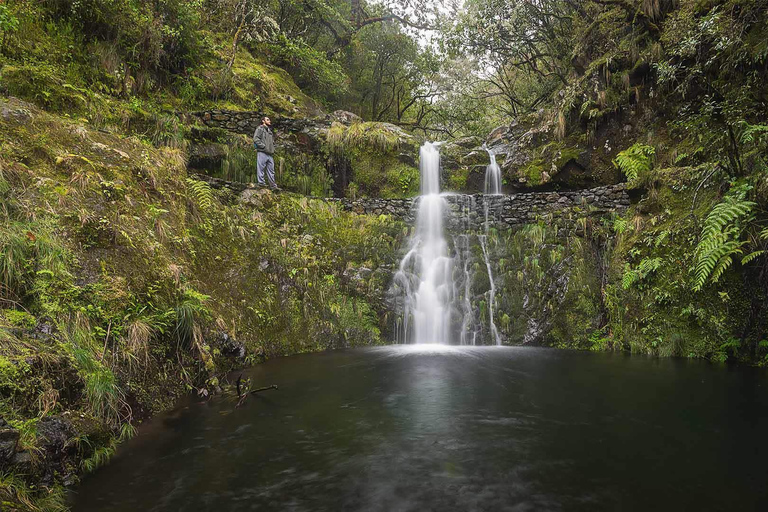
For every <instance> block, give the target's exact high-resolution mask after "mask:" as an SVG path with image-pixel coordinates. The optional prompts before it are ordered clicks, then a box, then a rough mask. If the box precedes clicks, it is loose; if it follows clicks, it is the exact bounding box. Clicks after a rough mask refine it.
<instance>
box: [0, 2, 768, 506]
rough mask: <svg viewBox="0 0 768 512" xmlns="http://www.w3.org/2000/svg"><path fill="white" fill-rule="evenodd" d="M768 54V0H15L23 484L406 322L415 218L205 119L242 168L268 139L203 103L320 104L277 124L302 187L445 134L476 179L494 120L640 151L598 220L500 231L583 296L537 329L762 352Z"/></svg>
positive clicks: (14, 476) (4, 104)
mask: <svg viewBox="0 0 768 512" xmlns="http://www.w3.org/2000/svg"><path fill="white" fill-rule="evenodd" d="M767 80H768V7H766V5H765V2H761V1H760V0H466V1H464V2H451V1H444V2H426V1H420V0H402V1H395V0H385V1H382V2H376V1H365V0H350V1H347V0H267V1H263V0H152V1H140V0H76V1H68V0H67V1H65V0H4V1H2V0H0V95H1V97H0V200H1V204H0V504H1V505H2V506H0V508H3V509H4V510H5V509H6V508H7V509H10V510H49V509H50V510H56V509H61V508H63V507H64V506H63V505H62V503H63V501H62V485H63V484H64V483H67V484H70V483H73V482H74V481H75V480H76V475H77V474H79V473H80V472H82V471H85V470H89V469H93V468H95V467H96V466H98V465H99V464H100V463H102V462H103V461H104V460H106V459H107V458H108V456H109V455H110V454H111V453H112V451H113V450H114V447H115V443H116V442H117V440H118V439H121V438H125V437H126V436H130V435H131V434H132V432H133V431H134V426H135V425H136V424H137V423H138V421H140V420H141V419H142V418H144V417H146V416H147V415H149V414H151V413H152V412H154V411H157V410H160V409H162V408H164V407H167V406H169V405H170V404H172V403H173V400H174V399H175V398H176V397H178V396H179V395H180V394H181V393H183V392H185V391H189V390H194V391H196V392H198V393H200V394H201V395H206V394H208V393H211V392H215V391H221V390H222V389H224V390H225V391H226V388H227V387H226V385H225V382H224V379H223V376H224V375H225V374H226V372H227V371H228V370H231V369H233V368H236V367H242V366H244V365H246V364H251V363H254V362H257V361H260V360H262V359H264V358H265V357H272V356H277V355H283V354H289V353H296V352H302V351H310V350H321V349H325V348H335V347H346V346H356V345H369V344H376V343H382V342H387V341H389V340H388V339H387V336H388V335H389V334H390V333H389V332H388V331H387V328H388V327H387V326H388V322H389V318H388V316H387V307H386V303H385V299H386V289H387V286H388V280H389V276H390V273H391V270H392V268H393V267H394V265H395V264H396V261H397V259H398V255H399V251H400V248H401V247H402V241H403V239H404V238H405V235H406V234H407V228H406V227H404V226H403V225H402V223H400V222H398V221H396V220H394V219H392V218H390V217H389V216H386V215H382V216H364V215H354V214H351V213H348V212H343V211H341V210H340V209H339V208H337V207H336V206H334V205H333V204H329V203H326V202H322V201H318V200H314V199H308V198H305V197H302V196H301V195H299V194H280V195H274V194H270V193H269V192H266V191H260V192H257V191H255V190H250V191H248V192H247V195H248V197H247V198H246V200H243V199H242V198H239V197H237V194H234V193H232V192H229V191H227V190H214V189H212V188H211V187H210V185H208V184H207V182H205V181H199V180H197V179H194V178H193V176H191V175H192V174H193V172H192V169H191V167H190V163H191V162H192V160H193V157H195V151H196V149H195V148H198V147H203V146H204V147H206V148H208V147H214V146H215V147H219V148H223V149H222V151H223V156H222V157H221V162H220V163H217V164H216V165H217V166H218V165H220V167H221V169H220V170H219V169H218V167H217V172H220V173H222V172H223V173H224V176H226V177H228V178H230V179H233V176H234V177H235V178H234V179H233V180H234V181H249V179H251V175H252V174H251V173H252V168H253V165H254V156H253V152H252V151H250V146H249V141H248V139H247V138H243V137H244V136H243V135H242V134H239V135H236V134H232V133H227V132H225V131H224V130H221V129H214V128H211V127H208V126H206V125H204V124H202V123H201V122H200V120H199V119H197V118H193V117H190V113H194V112H199V111H208V110H214V109H220V110H229V111H254V112H258V113H262V114H269V115H272V116H275V117H276V119H280V120H283V121H285V120H312V122H314V123H320V124H318V126H320V129H319V132H320V133H321V135H318V136H317V137H315V138H314V139H312V140H311V141H310V142H308V143H302V144H303V145H301V144H298V143H296V144H295V145H288V143H286V144H285V145H284V146H283V150H282V151H283V153H280V154H279V162H280V169H281V170H280V173H281V174H280V176H279V177H280V178H281V179H282V183H284V184H286V185H287V188H289V189H291V190H293V191H295V192H300V193H301V194H302V195H314V196H325V195H329V194H332V193H335V194H336V195H340V196H343V195H346V196H347V197H356V196H359V195H366V196H372V197H408V196H412V195H414V194H416V193H417V191H418V173H417V171H416V169H415V163H414V160H413V159H414V158H415V156H416V155H415V153H416V148H417V147H418V142H419V141H422V140H425V139H429V140H438V139H439V140H447V141H449V144H448V145H446V148H445V155H446V164H445V166H444V174H445V176H444V178H445V182H446V183H447V184H448V185H449V188H450V187H453V188H454V189H456V190H470V191H473V192H474V191H476V190H471V183H472V179H473V178H472V173H477V172H480V171H478V169H483V168H484V165H485V162H486V160H485V159H486V158H487V156H486V155H485V153H484V151H482V149H481V145H482V143H483V142H487V143H488V144H492V143H495V141H499V140H501V141H502V142H503V143H504V145H506V146H507V147H509V148H511V149H509V151H508V153H507V155H506V160H504V161H502V160H500V162H501V163H502V170H503V172H504V183H505V186H506V187H508V188H510V189H512V190H537V189H542V190H543V189H545V188H547V187H549V189H557V188H558V187H561V188H570V189H575V188H578V187H577V186H576V185H575V183H577V182H578V183H582V182H584V183H593V182H594V183H598V184H605V183H611V182H614V181H617V180H620V181H624V182H626V183H627V185H628V187H629V188H630V191H631V193H632V197H633V204H632V206H631V207H630V208H629V209H628V210H627V212H626V213H624V214H622V215H614V216H612V217H611V218H607V219H602V220H601V221H593V220H587V221H584V223H583V225H582V226H581V227H580V238H579V241H578V243H575V244H574V243H571V242H569V241H563V239H562V238H557V236H556V235H555V234H554V233H555V230H553V229H550V228H548V227H547V223H548V219H541V222H540V224H539V225H538V227H535V226H534V227H530V226H528V227H526V228H525V229H523V230H521V231H520V232H518V233H506V234H503V235H501V236H495V235H493V236H491V237H490V244H491V247H490V248H489V249H490V251H491V252H492V253H494V254H498V255H500V258H501V259H502V261H505V259H506V263H505V264H506V265H507V268H506V269H504V268H503V267H504V265H503V264H502V265H501V267H502V268H497V269H496V270H497V273H498V272H501V274H500V277H499V278H500V279H503V280H506V281H505V282H508V283H511V284H510V285H509V287H510V289H515V290H518V292H519V290H520V289H521V287H522V285H525V286H526V287H531V288H532V289H533V290H535V291H534V292H532V294H531V295H532V296H535V301H539V302H541V304H542V307H543V308H545V309H548V310H550V311H555V310H559V311H560V312H561V313H562V314H560V315H558V318H557V319H556V321H555V322H554V323H553V324H552V326H551V331H550V333H549V335H548V337H546V339H543V340H542V343H544V344H549V345H554V346H559V347H565V348H582V349H592V350H631V351H634V352H639V353H645V354H653V355H661V356H684V357H701V358H707V359H710V360H714V361H723V362H724V361H743V362H748V363H751V364H760V365H764V364H766V363H768V332H767V329H768V325H766V318H768V314H767V313H768V311H766V305H767V304H768V300H767V299H768V252H766V251H768V222H766V221H768V215H766V206H767V205H768V88H766V86H765V84H766V83H767ZM337 110H343V111H348V112H351V113H352V114H355V115H356V116H359V118H356V119H355V120H354V121H353V122H351V123H347V124H344V123H343V122H340V121H338V119H342V118H341V117H336V118H333V120H331V119H330V117H329V116H330V115H331V114H330V113H331V112H334V111H337ZM344 116H346V117H350V116H347V114H343V116H342V117H344ZM322 123H326V124H325V125H323V124H322ZM497 127H501V128H502V131H501V132H499V130H498V129H497ZM498 133H503V134H504V135H495V134H498ZM489 134H490V135H491V136H489ZM238 137H239V138H238ZM313 137H314V136H313ZM291 144H293V142H292V143H291ZM296 148H300V150H296ZM451 148H453V149H451ZM453 150H455V151H457V153H456V155H457V156H455V157H454V156H452V153H451V151H453ZM465 153H467V154H466V155H465ZM409 155H410V156H409ZM478 155H480V156H479V157H478ZM585 155H586V156H585ZM477 158H480V159H479V160H473V159H477ZM574 169H576V170H577V171H578V172H579V173H581V175H580V176H579V177H578V180H577V179H576V178H574V176H573V173H574V172H576V171H574ZM195 172H197V170H195ZM201 172H202V171H201ZM242 173H244V176H245V177H244V178H243V179H238V177H239V176H241V174H242ZM342 174H343V176H344V180H343V182H341V181H340V178H339V176H340V175H342ZM245 178H248V179H245ZM579 180H581V181H579ZM516 248H517V249H516ZM520 248H525V250H526V251H528V252H530V253H531V254H535V257H531V258H529V257H528V256H529V254H527V253H526V254H523V252H522V250H518V249H520ZM554 253H557V254H559V255H560V256H559V258H560V259H558V260H557V266H556V267H555V266H552V265H550V267H551V268H555V269H556V270H558V272H560V271H564V270H562V269H565V268H570V269H571V270H569V272H571V275H572V276H574V277H573V279H572V281H571V283H572V285H571V288H570V289H569V291H568V292H567V293H565V294H564V295H563V297H562V300H561V301H560V302H554V301H553V300H554V299H553V298H552V297H550V296H548V295H547V293H545V292H546V287H543V285H542V283H545V282H546V279H545V275H546V272H544V270H543V268H542V267H541V266H539V261H542V262H543V261H544V260H545V259H546V258H549V257H550V256H551V254H554ZM563 255H565V256H563ZM518 260H519V261H518ZM561 260H562V261H563V262H565V263H568V265H570V267H568V265H566V264H565V263H563V264H560V263H561ZM551 261H552V262H554V261H555V259H552V260H551ZM515 265H517V267H515ZM553 265H554V263H553ZM550 270H551V269H550ZM518 275H520V276H522V277H520V278H518V277H517V276H518ZM516 279H517V281H516ZM518 292H515V293H518ZM526 297H527V296H526ZM521 300H522V299H521V297H517V296H514V297H511V296H510V297H507V298H506V299H505V298H504V297H502V298H501V299H500V303H502V304H505V303H508V304H516V303H517V302H520V301H521ZM506 313H507V312H504V311H501V312H500V313H499V318H498V319H497V324H498V325H500V326H501V329H502V330H505V334H506V335H510V336H511V335H512V333H515V332H518V331H520V329H521V326H520V324H517V325H515V324H513V323H512V322H511V321H510V317H514V315H512V314H509V315H507V314H506ZM504 316H506V321H505V320H504ZM11 441H12V443H13V444H9V443H10V442H11ZM9 447H10V448H9Z"/></svg>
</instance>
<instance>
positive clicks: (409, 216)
mask: <svg viewBox="0 0 768 512" xmlns="http://www.w3.org/2000/svg"><path fill="white" fill-rule="evenodd" d="M193 177H194V178H196V179H199V180H203V181H206V182H208V183H209V184H210V185H211V186H212V187H213V188H216V189H229V190H231V191H233V192H235V193H237V194H240V195H241V196H245V195H249V194H252V193H254V192H255V190H254V188H255V187H254V186H253V185H252V184H247V183H235V182H231V181H225V180H222V179H218V178H211V177H210V176H205V175H193ZM445 199H446V202H447V203H448V207H449V208H450V210H451V212H452V214H451V215H450V216H449V217H448V220H447V226H446V227H447V228H448V230H450V231H457V232H458V231H466V230H478V229H481V228H482V227H483V225H484V223H485V218H486V211H487V215H488V219H489V221H490V222H491V223H492V224H493V225H495V226H496V227H504V226H510V227H511V226H517V225H520V224H526V223H531V222H536V220H537V219H538V218H540V217H543V216H547V215H549V216H552V217H553V218H559V219H562V220H563V221H565V222H566V223H568V222H572V221H575V220H576V219H579V218H583V217H599V216H602V215H605V214H608V213H611V212H614V211H622V210H624V209H626V208H627V207H628V206H629V204H630V201H629V195H628V194H627V191H626V186H625V184H624V183H619V184H618V185H606V186H604V187H597V188H591V189H587V190H579V191H573V192H526V193H521V194H510V195H499V196H490V195H484V194H474V195H466V194H446V196H445ZM323 200H324V201H328V202H330V203H335V204H338V205H339V206H340V207H341V208H342V209H344V210H346V211H351V212H355V213H358V214H360V215H392V216H393V217H395V218H398V219H400V220H402V221H404V222H406V223H409V224H412V223H413V222H414V221H415V218H416V212H417V210H418V201H419V199H418V198H414V199H376V198H361V199H348V198H338V197H330V198H323Z"/></svg>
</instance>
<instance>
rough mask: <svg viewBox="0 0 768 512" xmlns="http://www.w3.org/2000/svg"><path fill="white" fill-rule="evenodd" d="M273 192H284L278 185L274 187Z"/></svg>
mask: <svg viewBox="0 0 768 512" xmlns="http://www.w3.org/2000/svg"><path fill="white" fill-rule="evenodd" d="M272 191H273V192H282V191H283V189H281V188H280V187H278V186H277V185H275V186H274V187H272Z"/></svg>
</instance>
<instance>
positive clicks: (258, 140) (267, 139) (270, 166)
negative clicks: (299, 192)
mask: <svg viewBox="0 0 768 512" xmlns="http://www.w3.org/2000/svg"><path fill="white" fill-rule="evenodd" d="M271 126H272V121H271V120H270V119H269V118H268V117H266V116H264V117H263V118H262V119H261V125H259V127H258V128H256V132H255V133H254V134H253V145H254V146H256V179H257V180H258V182H259V185H261V186H262V187H264V186H266V183H264V171H265V170H266V171H267V179H268V180H269V186H270V188H271V189H272V190H280V188H279V187H278V186H277V183H275V160H274V158H272V155H273V154H274V153H275V137H274V134H273V133H272V129H271Z"/></svg>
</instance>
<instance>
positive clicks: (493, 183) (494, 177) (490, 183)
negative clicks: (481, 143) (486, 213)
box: [484, 148, 501, 195]
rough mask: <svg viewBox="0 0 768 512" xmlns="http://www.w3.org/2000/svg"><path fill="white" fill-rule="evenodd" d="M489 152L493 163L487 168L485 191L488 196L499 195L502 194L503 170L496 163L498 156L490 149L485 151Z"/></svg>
mask: <svg viewBox="0 0 768 512" xmlns="http://www.w3.org/2000/svg"><path fill="white" fill-rule="evenodd" d="M485 150H486V151H487V152H488V157H489V158H490V159H491V163H489V164H488V167H486V168H485V189H484V192H485V193H486V194H493V195H499V194H501V169H500V168H499V164H497V163H496V155H495V154H494V153H493V151H491V150H490V149H488V148H486V149H485Z"/></svg>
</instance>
